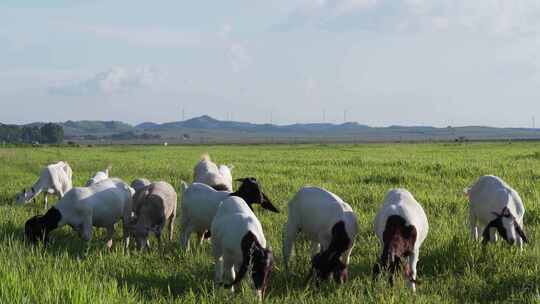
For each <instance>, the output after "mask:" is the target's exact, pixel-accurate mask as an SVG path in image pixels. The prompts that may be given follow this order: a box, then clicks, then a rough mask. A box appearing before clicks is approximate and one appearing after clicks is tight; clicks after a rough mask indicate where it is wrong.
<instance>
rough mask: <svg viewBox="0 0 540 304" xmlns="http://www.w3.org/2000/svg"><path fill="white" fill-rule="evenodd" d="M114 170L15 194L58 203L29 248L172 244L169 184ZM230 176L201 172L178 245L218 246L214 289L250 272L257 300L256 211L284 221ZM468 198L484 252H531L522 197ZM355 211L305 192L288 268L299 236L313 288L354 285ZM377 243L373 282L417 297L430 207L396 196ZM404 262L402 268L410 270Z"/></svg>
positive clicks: (173, 207) (287, 232)
mask: <svg viewBox="0 0 540 304" xmlns="http://www.w3.org/2000/svg"><path fill="white" fill-rule="evenodd" d="M109 169H110V167H109V168H107V170H104V171H99V172H97V173H96V174H95V175H94V176H93V177H92V178H90V179H89V180H88V182H87V183H86V185H85V187H72V181H71V179H72V170H71V168H70V167H69V165H68V163H66V162H59V163H56V164H51V165H49V166H47V167H46V168H44V169H43V170H42V172H41V175H40V177H39V179H38V180H37V182H36V183H34V185H33V186H32V187H31V188H30V189H23V190H22V191H21V192H20V193H18V194H17V197H16V201H17V203H19V204H24V203H26V202H29V201H31V200H33V199H35V198H36V197H37V195H39V194H40V193H44V195H45V208H47V195H48V194H54V195H57V196H58V198H59V201H58V203H57V204H56V205H55V206H53V207H51V208H49V209H48V210H47V212H46V213H45V214H44V215H38V216H34V217H32V218H30V219H29V220H28V221H27V222H26V224H25V236H26V238H27V239H28V240H29V241H31V242H33V243H37V242H39V241H42V242H44V243H47V242H48V239H49V233H50V232H51V231H52V230H54V229H56V228H59V227H62V226H64V225H69V226H71V227H72V228H73V230H75V231H76V232H78V233H79V235H80V236H81V238H82V239H83V240H85V241H88V240H90V239H91V237H92V227H94V226H95V227H102V228H105V229H106V231H107V233H106V240H107V247H109V248H110V247H111V246H112V240H113V235H114V225H115V223H117V222H118V221H120V220H121V221H122V223H123V238H124V241H125V246H126V248H127V247H128V246H129V240H130V237H131V238H133V239H134V240H135V241H136V245H137V247H139V248H146V247H148V246H149V241H148V238H149V234H150V233H152V234H154V235H155V236H156V237H157V240H158V242H161V232H162V230H163V228H164V226H165V225H166V224H167V225H168V230H169V232H168V235H169V240H173V228H174V222H175V219H176V212H177V201H178V199H177V194H176V191H175V189H174V188H173V187H172V186H171V185H170V184H169V183H167V182H163V181H158V182H150V181H148V180H146V179H142V178H141V179H136V180H134V181H133V182H132V183H131V185H128V184H126V183H125V182H123V181H122V180H121V179H118V178H111V177H109ZM231 169H232V167H228V166H224V165H222V166H219V167H218V166H217V165H216V164H215V163H213V162H212V161H211V160H210V158H209V157H208V156H207V155H204V156H203V157H202V158H201V160H200V161H199V162H198V163H197V165H196V166H195V169H194V182H193V183H192V184H191V185H187V184H186V183H185V182H182V185H181V193H182V202H181V209H180V211H181V229H180V231H181V236H180V244H181V247H182V248H183V249H185V250H188V249H189V239H190V236H191V234H192V233H194V232H195V233H196V234H197V239H198V242H200V243H202V242H203V241H204V240H205V239H208V238H210V239H211V242H212V255H213V257H214V259H215V277H214V281H215V283H216V284H217V285H219V286H224V287H225V288H228V289H230V290H232V291H234V288H235V287H238V286H237V285H238V284H239V283H240V282H241V280H242V278H243V277H244V276H245V274H246V272H247V271H248V270H249V269H251V276H252V280H253V285H254V289H255V292H256V295H257V297H258V298H259V299H262V298H263V297H264V292H265V289H266V287H267V286H268V284H269V280H270V273H271V271H272V268H273V263H274V257H273V253H272V250H271V248H270V246H269V244H268V242H267V241H266V238H265V236H264V232H263V227H262V225H261V223H260V222H259V220H258V219H257V216H256V215H255V214H254V213H253V208H252V205H253V204H259V205H261V207H262V208H264V209H266V210H269V211H272V212H279V211H278V209H277V208H276V207H275V206H274V205H273V204H272V202H271V200H270V199H269V198H268V196H267V195H266V194H265V193H264V192H263V191H262V189H261V185H260V183H259V181H257V179H255V178H253V177H248V178H240V179H237V181H238V182H240V184H239V187H238V189H237V190H236V191H233V187H232V185H233V179H232V174H231ZM465 194H466V195H467V197H468V198H469V213H470V218H469V223H470V228H471V235H472V237H473V239H475V240H478V237H479V228H480V229H482V230H481V234H482V237H483V242H484V243H486V242H488V241H496V240H497V234H498V235H500V236H501V237H502V238H503V239H504V240H506V241H507V242H508V243H510V244H514V243H516V244H517V245H519V246H520V248H522V247H523V242H527V237H526V235H525V233H524V231H523V214H524V213H525V209H524V206H523V203H522V200H521V198H520V197H519V195H518V193H517V192H516V191H515V190H514V189H512V188H511V187H510V186H509V185H507V184H506V183H505V182H504V181H503V180H501V179H500V178H498V177H496V176H492V175H486V176H482V177H480V178H479V179H478V181H477V182H476V183H474V184H473V185H472V186H471V187H470V188H468V189H466V190H465ZM358 230H359V228H358V221H357V218H356V215H355V213H354V210H353V209H352V208H351V206H350V205H349V204H347V203H346V202H344V201H343V200H342V199H341V198H339V197H338V196H337V195H335V194H334V193H331V192H329V191H327V190H325V189H322V188H318V187H303V188H302V189H300V191H298V192H297V193H296V194H295V196H294V197H293V198H292V200H291V201H290V202H289V204H288V220H287V223H286V224H285V225H284V229H283V247H282V250H283V252H282V253H283V259H284V261H283V262H284V267H285V270H286V271H287V272H288V263H289V258H290V256H291V254H292V252H293V244H294V242H295V239H296V237H297V235H298V234H299V233H302V234H303V235H304V236H305V237H306V238H307V239H308V240H309V241H310V242H311V267H310V269H311V270H310V272H309V275H308V278H307V279H308V280H311V279H312V278H313V277H315V279H316V282H317V284H319V282H321V281H324V280H327V279H329V278H331V277H332V278H333V279H334V280H335V281H336V282H338V283H343V282H344V281H346V280H347V277H348V274H347V267H348V264H349V257H350V254H351V252H352V250H353V246H354V240H355V238H356V235H357V233H358ZM374 230H375V234H376V235H377V237H378V238H379V240H380V244H381V248H382V253H381V255H380V258H379V260H378V261H377V262H376V263H375V265H374V267H373V275H374V278H377V277H378V275H379V274H380V273H381V271H388V272H390V274H391V275H390V281H392V275H393V274H394V273H395V272H396V271H398V270H399V269H400V268H403V271H404V275H405V278H406V280H407V282H408V284H409V286H410V287H411V288H412V290H413V291H414V290H415V283H416V276H417V273H416V264H417V262H418V259H419V256H420V247H421V245H422V243H423V242H424V240H425V239H426V237H427V234H428V230H429V229H428V220H427V216H426V214H425V212H424V209H423V208H422V206H421V205H420V204H419V203H418V202H417V201H416V200H415V199H414V197H413V195H412V194H411V193H410V192H409V191H407V190H405V189H392V190H390V191H389V192H388V193H387V195H386V197H385V199H384V202H383V205H382V206H381V208H380V210H379V211H378V213H377V215H376V217H375V223H374ZM402 262H403V267H402V265H401V264H402Z"/></svg>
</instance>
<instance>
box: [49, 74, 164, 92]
mask: <svg viewBox="0 0 540 304" xmlns="http://www.w3.org/2000/svg"><path fill="white" fill-rule="evenodd" d="M157 77H158V71H157V69H156V68H154V67H138V68H134V69H129V68H125V67H113V68H110V69H109V70H107V71H104V72H101V73H98V74H96V75H95V76H93V77H91V78H90V79H87V80H84V81H80V82H76V83H72V84H63V85H58V86H53V87H50V88H49V93H50V94H53V95H68V96H71V95H73V96H93V95H114V94H125V93H129V92H131V91H134V90H140V89H148V88H152V87H153V86H154V85H155V83H156V81H157Z"/></svg>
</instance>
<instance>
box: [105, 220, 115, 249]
mask: <svg viewBox="0 0 540 304" xmlns="http://www.w3.org/2000/svg"><path fill="white" fill-rule="evenodd" d="M105 229H106V230H107V234H106V235H105V240H106V241H107V248H108V249H111V247H112V243H113V235H114V225H112V226H109V227H105Z"/></svg>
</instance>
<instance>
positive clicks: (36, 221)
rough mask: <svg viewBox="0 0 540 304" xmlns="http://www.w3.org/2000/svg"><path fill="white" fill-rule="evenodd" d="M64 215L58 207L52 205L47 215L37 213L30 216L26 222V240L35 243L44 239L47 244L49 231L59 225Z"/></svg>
mask: <svg viewBox="0 0 540 304" xmlns="http://www.w3.org/2000/svg"><path fill="white" fill-rule="evenodd" d="M61 218H62V215H61V214H60V212H59V211H58V209H56V208H54V207H52V208H51V209H49V211H47V213H45V215H36V216H33V217H31V218H29V219H28V220H27V221H26V223H25V224H24V235H25V237H26V240H27V241H29V242H31V243H33V244H35V243H37V242H39V241H43V243H44V244H47V242H48V241H49V232H51V231H52V230H54V229H56V227H58V222H59V221H60V219H61Z"/></svg>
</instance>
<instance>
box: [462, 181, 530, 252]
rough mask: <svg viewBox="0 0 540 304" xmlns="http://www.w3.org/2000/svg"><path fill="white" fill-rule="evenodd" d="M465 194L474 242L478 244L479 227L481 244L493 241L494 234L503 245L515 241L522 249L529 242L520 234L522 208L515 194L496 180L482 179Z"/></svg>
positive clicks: (521, 229) (507, 186)
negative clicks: (476, 241)
mask: <svg viewBox="0 0 540 304" xmlns="http://www.w3.org/2000/svg"><path fill="white" fill-rule="evenodd" d="M465 193H466V195H467V196H468V197H469V225H470V229H471V235H472V238H473V239H474V240H478V227H479V224H480V226H481V227H483V233H482V237H483V243H484V244H485V243H487V242H489V241H496V240H497V235H496V231H497V232H498V233H499V234H500V235H501V237H502V238H503V239H504V240H505V241H507V242H508V243H510V244H514V243H515V242H516V241H517V245H519V247H520V248H521V249H523V242H525V243H527V242H528V239H527V236H526V235H525V232H524V231H523V215H524V214H525V207H524V206H523V202H522V200H521V197H519V194H518V193H517V192H516V190H514V189H512V188H511V187H510V186H509V185H508V184H506V183H505V182H504V181H503V180H502V179H500V178H499V177H497V176H493V175H485V176H482V177H480V178H479V179H478V181H477V182H476V183H475V184H474V185H472V186H471V187H470V188H468V189H466V190H465Z"/></svg>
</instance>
